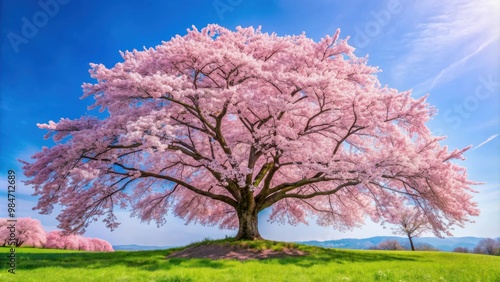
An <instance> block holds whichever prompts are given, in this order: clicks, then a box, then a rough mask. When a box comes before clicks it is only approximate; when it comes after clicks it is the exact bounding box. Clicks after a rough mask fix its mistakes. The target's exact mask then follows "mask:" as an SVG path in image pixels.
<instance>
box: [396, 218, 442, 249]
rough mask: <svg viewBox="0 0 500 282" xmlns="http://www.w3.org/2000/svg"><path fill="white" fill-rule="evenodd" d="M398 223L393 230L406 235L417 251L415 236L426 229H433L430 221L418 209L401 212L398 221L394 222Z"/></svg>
mask: <svg viewBox="0 0 500 282" xmlns="http://www.w3.org/2000/svg"><path fill="white" fill-rule="evenodd" d="M392 223H393V224H395V225H397V228H394V229H393V232H394V233H396V234H400V235H406V236H407V237H408V240H410V246H411V250H412V251H415V245H414V244H413V238H414V237H418V236H420V235H422V233H424V232H426V231H430V230H432V227H431V225H430V224H429V221H428V220H427V218H425V216H424V215H423V214H422V212H420V211H419V210H417V209H408V210H405V211H404V212H402V213H401V214H400V216H399V217H398V218H397V219H396V221H394V222H392Z"/></svg>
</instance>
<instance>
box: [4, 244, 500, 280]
mask: <svg viewBox="0 0 500 282" xmlns="http://www.w3.org/2000/svg"><path fill="white" fill-rule="evenodd" d="M196 244H244V245H245V246H247V247H252V248H257V249H264V248H272V249H274V250H280V249H282V248H285V247H286V248H298V249H300V250H302V251H306V252H308V253H309V255H307V256H304V257H292V258H280V259H267V260H260V261H259V260H250V261H244V262H240V261H236V260H208V259H166V258H165V256H166V255H168V254H169V253H171V252H172V251H173V250H159V251H140V252H124V251H118V252H115V253H88V252H79V251H62V250H45V249H33V248H18V249H17V250H16V253H17V270H16V274H10V273H9V272H7V266H6V264H5V263H4V262H5V256H4V254H5V255H6V254H8V249H7V248H0V252H1V257H3V258H4V259H2V260H1V261H2V267H1V271H0V281H24V282H28V281H71V282H77V281H105V282H111V281H123V282H125V281H134V282H135V281H164V282H167V281H266V282H267V281H321V282H322V281H453V282H456V281H482V282H484V281H495V282H500V257H494V256H486V255H475V254H460V253H445V252H409V251H353V250H339V249H322V248H316V247H311V246H304V245H297V244H290V243H279V242H271V241H264V242H252V241H247V242H234V241H232V240H230V239H226V240H218V241H205V242H200V243H195V244H192V245H196Z"/></svg>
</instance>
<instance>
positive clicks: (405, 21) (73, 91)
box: [0, 0, 500, 245]
mask: <svg viewBox="0 0 500 282" xmlns="http://www.w3.org/2000/svg"><path fill="white" fill-rule="evenodd" d="M436 2H437V3H436ZM0 3H1V4H0V13H1V15H0V31H1V34H0V36H1V37H0V43H1V46H0V52H1V53H0V126H1V130H0V135H1V137H0V186H1V187H3V188H2V191H0V217H5V216H6V215H7V213H6V205H7V201H6V193H5V190H6V186H7V185H6V175H7V170H9V169H13V170H15V171H16V172H17V176H18V179H17V180H18V190H17V192H16V193H17V194H16V195H17V211H16V216H17V217H27V216H29V217H34V218H38V219H40V220H41V221H42V223H43V225H44V226H45V228H46V229H47V230H54V229H56V225H57V221H56V220H55V216H56V215H57V210H55V211H54V213H53V214H51V215H39V214H37V212H35V211H32V210H31V208H32V207H33V206H35V203H36V199H35V198H34V197H32V196H31V194H32V189H31V188H30V187H25V186H23V185H22V183H20V180H22V179H23V176H22V170H21V167H20V163H19V162H18V161H17V160H18V159H24V160H28V159H29V157H30V156H31V155H32V154H33V153H35V152H37V151H39V150H40V149H41V147H42V146H51V145H52V141H50V140H44V139H43V135H44V134H45V132H44V131H42V130H39V129H38V128H37V127H36V124H37V123H45V122H47V121H49V120H54V121H57V120H59V119H60V118H62V117H67V118H78V117H80V116H82V115H86V114H94V115H95V114H96V113H94V112H89V111H87V106H88V105H90V104H91V103H92V101H90V100H88V99H87V100H80V99H79V97H80V96H81V95H82V90H81V84H82V83H83V82H93V81H92V80H91V78H90V77H89V74H88V69H89V63H91V62H93V63H103V64H105V65H106V66H108V67H110V66H112V65H114V64H115V63H117V62H119V61H121V60H122V59H121V57H120V55H119V52H118V51H119V50H122V51H125V50H131V49H134V48H135V49H142V48H143V47H144V46H145V47H148V48H149V47H154V46H156V45H158V44H160V43H161V41H168V40H169V39H170V38H171V37H173V36H175V35H176V34H180V35H184V34H185V33H186V29H187V28H190V27H191V26H192V25H195V26H196V27H198V28H202V27H204V26H206V25H207V24H210V23H217V24H220V25H223V26H225V27H227V28H230V29H234V28H235V27H236V26H250V25H252V26H259V25H261V26H262V29H263V31H265V32H276V33H278V34H279V35H287V34H300V33H302V32H306V34H307V35H308V36H309V37H311V38H313V39H314V40H319V39H320V38H321V37H323V36H325V35H327V34H328V35H333V33H334V32H335V30H336V29H337V28H340V29H341V37H346V36H350V37H351V38H350V40H349V42H350V44H351V45H353V46H354V47H356V48H357V49H356V54H357V55H358V56H365V55H367V54H368V55H369V64H370V65H376V66H379V67H380V68H381V69H382V70H383V72H382V73H380V74H379V79H380V81H381V83H382V84H387V85H389V86H390V87H393V88H397V89H399V90H400V91H402V90H407V89H413V90H414V92H413V96H414V97H420V96H422V95H424V94H426V93H430V96H429V99H428V101H429V102H430V103H431V104H432V105H434V106H436V107H437V109H438V110H439V114H438V116H436V117H435V118H434V119H433V120H432V121H431V122H429V124H428V126H429V127H430V128H431V129H432V131H433V132H435V133H436V134H438V135H447V136H448V139H446V140H445V141H443V144H446V145H448V146H449V147H450V148H463V147H465V146H468V145H473V146H474V147H473V148H472V149H471V150H470V151H468V152H467V153H466V154H465V157H466V158H467V160H466V161H464V162H461V165H464V166H466V167H467V168H468V171H469V176H470V179H472V180H476V181H482V182H486V183H485V184H483V185H480V186H477V187H476V188H477V190H478V191H479V193H478V194H476V195H475V199H476V201H477V202H478V203H479V207H480V209H481V216H479V217H478V218H475V220H476V223H474V224H468V225H467V226H466V228H457V229H456V230H454V231H453V233H454V235H455V236H481V237H497V236H500V219H499V217H500V138H499V134H500V95H499V94H500V71H499V68H498V66H499V65H500V56H499V51H498V50H500V27H499V24H498V23H499V22H500V17H499V13H500V4H499V3H498V1H496V0H477V1H463V0H444V1H439V2H438V1H431V0H423V1H403V0H389V1H358V0H353V1H333V0H332V1H330V0H318V1H299V0H288V1H285V0H275V1H260V0H259V1H250V0H209V1H153V0H142V1H95V0H91V1H90V0H89V1H79V0H72V1H71V0H40V1H34V0H33V1H30V0H17V1H9V0H0ZM1 207H4V208H1ZM119 217H120V219H121V220H122V225H121V226H120V227H119V228H118V229H116V230H115V231H113V232H110V231H109V230H107V229H105V227H104V226H103V224H101V223H95V224H94V225H92V226H91V227H90V228H88V229H87V233H86V236H89V237H100V238H103V239H106V240H108V241H110V242H111V243H112V244H141V245H182V244H187V243H189V242H192V241H195V240H201V239H204V238H205V237H211V238H219V237H224V236H225V235H234V234H235V232H233V231H227V230H219V229H218V228H216V227H213V228H209V227H203V226H200V225H188V226H186V225H184V223H183V222H182V221H181V220H179V219H176V218H174V217H169V218H168V220H167V224H166V225H165V226H162V227H160V228H157V227H156V225H154V224H151V225H148V224H145V223H143V224H141V223H140V222H139V220H136V219H130V218H129V213H128V212H127V211H123V212H120V213H119ZM260 229H261V234H262V235H263V236H264V237H266V238H269V239H274V240H282V241H293V240H328V239H338V238H347V237H351V238H362V237H370V236H378V235H391V234H392V233H391V230H390V228H387V229H383V228H382V227H380V226H378V225H377V224H373V223H369V222H367V225H366V226H365V227H363V228H362V229H356V230H353V231H352V232H347V233H341V232H338V231H336V230H334V229H332V228H323V227H318V226H315V225H314V221H312V222H311V224H310V225H309V226H304V225H301V226H297V227H291V226H280V225H277V224H273V225H271V224H269V223H268V222H266V217H265V215H263V216H262V218H261V220H260Z"/></svg>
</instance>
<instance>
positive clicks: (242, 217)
mask: <svg viewBox="0 0 500 282" xmlns="http://www.w3.org/2000/svg"><path fill="white" fill-rule="evenodd" d="M238 220H239V224H240V225H239V229H238V234H237V235H236V240H263V238H262V237H261V236H260V234H259V224H258V223H259V222H258V217H257V212H256V211H254V210H240V211H238Z"/></svg>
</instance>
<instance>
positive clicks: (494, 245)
mask: <svg viewBox="0 0 500 282" xmlns="http://www.w3.org/2000/svg"><path fill="white" fill-rule="evenodd" d="M474 253H476V254H486V255H496V256H498V255H500V243H499V240H495V239H491V238H486V239H483V240H481V241H479V243H478V244H477V246H476V247H475V248H474Z"/></svg>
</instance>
